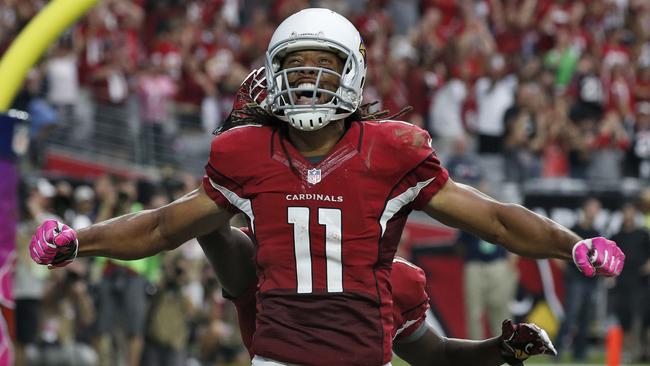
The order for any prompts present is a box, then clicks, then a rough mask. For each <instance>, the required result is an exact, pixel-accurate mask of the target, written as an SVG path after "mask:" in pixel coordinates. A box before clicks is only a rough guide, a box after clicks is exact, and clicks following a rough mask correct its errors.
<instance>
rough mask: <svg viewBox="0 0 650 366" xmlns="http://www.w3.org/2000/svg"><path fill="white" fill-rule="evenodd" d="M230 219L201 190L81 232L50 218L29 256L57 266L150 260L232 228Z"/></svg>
mask: <svg viewBox="0 0 650 366" xmlns="http://www.w3.org/2000/svg"><path fill="white" fill-rule="evenodd" d="M231 216H232V214H231V213H230V212H229V211H228V210H226V209H224V208H221V207H219V206H218V205H216V204H215V203H214V201H212V200H211V199H210V197H208V196H207V194H206V193H205V191H204V189H203V187H200V188H198V189H196V190H194V191H193V192H190V193H188V194H187V195H185V196H183V197H181V198H179V199H177V200H176V201H174V202H172V203H170V204H168V205H165V206H163V207H160V208H157V209H153V210H145V211H141V212H137V213H132V214H127V215H123V216H120V217H116V218H114V219H110V220H107V221H104V222H101V223H97V224H95V225H92V226H90V227H88V228H85V229H82V230H79V232H78V233H75V232H74V230H72V229H70V228H69V227H67V226H65V225H62V224H61V223H59V222H56V221H53V220H48V221H46V222H45V223H44V224H42V225H41V226H40V227H39V228H38V229H37V231H36V234H34V236H33V237H32V243H31V244H30V254H31V255H32V258H33V259H34V260H35V261H36V262H37V263H40V264H48V265H52V266H61V265H65V264H67V263H69V262H70V261H71V260H72V259H74V257H75V255H79V256H104V257H110V258H117V259H139V258H145V257H149V256H151V255H154V254H156V253H159V252H161V251H163V250H170V249H174V248H176V247H178V246H179V245H181V244H183V243H184V242H186V241H187V240H189V239H192V238H194V237H196V236H200V235H205V234H208V233H210V232H212V231H213V230H215V229H217V228H219V227H220V226H222V225H227V224H228V220H229V219H230V217H231Z"/></svg>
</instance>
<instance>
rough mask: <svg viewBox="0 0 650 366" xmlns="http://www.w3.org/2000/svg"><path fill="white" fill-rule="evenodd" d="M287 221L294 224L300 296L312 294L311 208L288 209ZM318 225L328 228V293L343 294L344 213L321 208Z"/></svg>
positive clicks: (326, 254)
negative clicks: (342, 215) (342, 250)
mask: <svg viewBox="0 0 650 366" xmlns="http://www.w3.org/2000/svg"><path fill="white" fill-rule="evenodd" d="M287 215H288V221H289V223H290V224H293V242H294V253H295V256H296V279H297V282H298V289H297V291H298V293H299V294H308V293H311V292H312V274H311V270H312V266H311V250H310V248H311V241H310V239H311V238H310V233H309V208H308V207H289V208H288V211H287ZM318 223H319V224H320V225H323V226H325V256H326V257H327V273H326V274H325V277H326V278H327V292H343V263H342V262H341V258H342V255H341V237H342V233H341V210H339V209H336V208H319V209H318Z"/></svg>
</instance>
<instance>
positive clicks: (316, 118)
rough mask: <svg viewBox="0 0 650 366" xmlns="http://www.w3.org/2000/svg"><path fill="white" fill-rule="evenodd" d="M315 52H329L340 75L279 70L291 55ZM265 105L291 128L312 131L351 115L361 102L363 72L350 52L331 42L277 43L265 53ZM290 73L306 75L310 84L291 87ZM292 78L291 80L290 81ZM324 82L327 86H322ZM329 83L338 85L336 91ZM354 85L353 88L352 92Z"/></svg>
mask: <svg viewBox="0 0 650 366" xmlns="http://www.w3.org/2000/svg"><path fill="white" fill-rule="evenodd" d="M301 50H315V51H328V52H332V53H333V54H334V55H336V57H338V58H339V59H340V60H341V64H342V65H343V67H342V68H341V70H342V71H341V73H339V72H338V71H337V70H332V69H331V68H327V67H319V66H299V67H287V68H284V69H283V68H282V64H281V62H282V60H283V59H284V58H285V57H287V56H288V55H289V54H290V53H291V52H294V51H301ZM266 56H267V65H271V66H272V67H267V69H266V72H267V80H268V81H269V85H268V91H269V97H268V99H267V100H268V102H269V104H270V105H271V112H272V113H273V114H274V115H275V116H276V117H278V118H279V119H281V120H283V121H287V122H289V123H290V124H291V125H292V126H293V127H294V128H297V129H299V130H303V131H314V130H318V129H320V128H322V127H324V126H326V125H327V124H328V123H329V122H330V121H333V120H339V119H343V118H345V117H347V116H349V115H350V114H352V113H353V112H354V111H355V110H356V109H357V108H358V106H359V103H360V102H361V98H362V96H361V93H360V91H361V89H360V88H359V85H361V86H362V85H363V81H364V80H363V77H364V76H365V70H363V72H361V71H360V70H358V68H359V66H358V65H359V61H360V60H357V59H356V58H357V56H356V55H355V54H354V52H351V50H349V49H348V48H346V47H345V46H344V45H342V44H340V43H337V42H335V41H333V40H324V39H322V38H319V37H310V36H307V37H305V36H303V37H296V38H290V39H288V40H286V41H285V42H281V43H279V44H277V45H276V47H274V48H273V49H271V50H269V52H267V55H266ZM293 73H302V74H309V76H310V77H309V78H311V79H314V81H313V82H309V83H306V82H302V81H301V82H300V83H298V84H295V83H294V85H291V82H290V80H291V79H292V74H293ZM293 78H294V79H295V78H296V77H295V76H294V77H293ZM325 80H327V82H325ZM332 80H337V81H338V87H337V88H336V90H331V89H333V88H332V87H331V85H328V84H331V82H332ZM355 85H356V86H357V87H356V88H355Z"/></svg>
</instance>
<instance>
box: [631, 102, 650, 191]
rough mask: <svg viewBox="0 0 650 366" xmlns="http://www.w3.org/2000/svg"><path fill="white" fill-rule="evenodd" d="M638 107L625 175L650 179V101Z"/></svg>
mask: <svg viewBox="0 0 650 366" xmlns="http://www.w3.org/2000/svg"><path fill="white" fill-rule="evenodd" d="M636 109H637V110H636V120H635V124H634V127H633V131H632V132H633V134H632V138H631V140H632V141H631V147H630V149H628V151H627V157H626V158H627V161H626V172H625V175H626V176H631V177H637V178H642V179H644V180H646V181H647V180H650V102H640V103H637V104H636Z"/></svg>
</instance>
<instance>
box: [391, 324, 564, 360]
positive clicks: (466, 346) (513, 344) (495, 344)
mask: <svg viewBox="0 0 650 366" xmlns="http://www.w3.org/2000/svg"><path fill="white" fill-rule="evenodd" d="M422 326H423V327H426V329H425V331H424V333H423V334H422V335H421V336H419V337H418V338H417V339H416V340H414V341H412V342H398V341H396V342H394V343H393V350H394V351H395V353H396V354H397V355H398V356H399V357H401V358H402V359H403V360H405V361H406V362H408V363H409V364H411V365H413V366H425V365H436V366H473V365H485V366H498V365H503V364H504V363H506V362H507V363H508V364H510V365H523V361H524V360H526V359H527V358H528V357H530V356H534V355H539V354H551V355H556V354H557V352H556V351H555V347H554V346H553V343H551V341H550V340H549V338H548V335H547V334H546V332H545V331H544V330H543V329H541V328H539V327H538V326H536V325H535V324H531V323H518V324H515V323H512V322H511V321H510V320H505V321H504V322H503V325H502V332H503V333H502V334H501V336H499V337H494V338H490V339H486V340H481V341H472V340H467V339H456V338H445V337H442V336H440V335H439V334H438V333H436V331H435V330H433V329H432V328H431V327H430V326H429V325H428V324H427V323H426V322H425V323H423V325H422Z"/></svg>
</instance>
